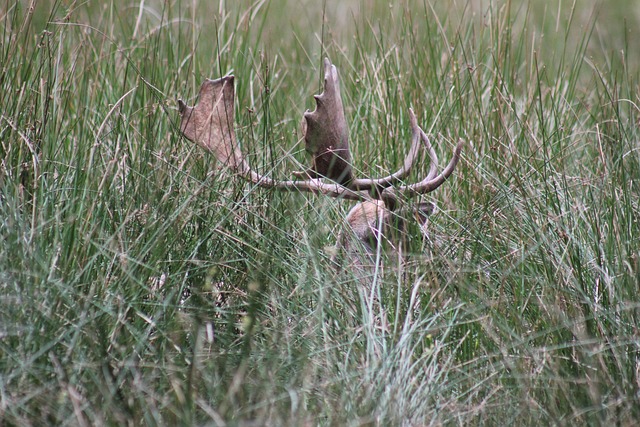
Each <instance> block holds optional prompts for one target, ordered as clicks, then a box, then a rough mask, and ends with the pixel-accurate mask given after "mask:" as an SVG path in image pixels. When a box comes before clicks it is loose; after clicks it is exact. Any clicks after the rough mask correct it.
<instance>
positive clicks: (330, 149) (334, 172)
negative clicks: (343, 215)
mask: <svg viewBox="0 0 640 427" xmlns="http://www.w3.org/2000/svg"><path fill="white" fill-rule="evenodd" d="M314 98H315V100H316V109H315V110H314V111H306V112H305V113H304V123H303V132H304V140H305V143H306V149H307V151H308V152H309V153H310V154H311V155H312V156H313V165H312V168H311V170H310V171H309V172H308V173H309V175H310V176H312V177H317V176H323V177H326V178H329V179H331V180H333V181H336V182H338V183H340V184H348V183H349V182H351V180H352V171H351V152H350V151H349V129H348V128H347V121H346V119H345V117H344V108H343V106H342V97H341V96H340V79H339V77H338V70H337V69H336V67H335V66H334V65H332V64H331V62H330V61H329V59H325V60H324V91H323V92H322V93H321V94H320V95H315V96H314Z"/></svg>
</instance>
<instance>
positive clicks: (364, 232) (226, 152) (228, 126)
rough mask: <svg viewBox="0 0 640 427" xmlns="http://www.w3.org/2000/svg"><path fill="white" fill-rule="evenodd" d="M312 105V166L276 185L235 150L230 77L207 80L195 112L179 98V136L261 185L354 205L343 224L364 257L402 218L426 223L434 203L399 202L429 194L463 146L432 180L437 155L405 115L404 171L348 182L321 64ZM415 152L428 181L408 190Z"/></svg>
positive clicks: (332, 76) (343, 129) (340, 120)
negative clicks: (422, 156) (425, 164)
mask: <svg viewBox="0 0 640 427" xmlns="http://www.w3.org/2000/svg"><path fill="white" fill-rule="evenodd" d="M315 100H316V109H315V110H314V111H307V112H305V113H304V119H305V121H304V124H305V126H304V139H305V143H306V149H307V151H308V152H309V153H310V154H311V156H312V166H311V168H310V169H309V170H308V171H306V172H297V173H294V174H295V176H296V177H297V178H299V179H295V180H288V181H277V180H274V179H272V178H271V177H268V176H263V175H261V174H260V173H258V172H256V171H255V170H253V169H251V167H249V164H248V163H247V161H246V160H245V158H244V156H243V154H242V153H241V151H240V150H239V148H238V145H237V142H236V135H235V131H234V123H235V122H234V105H233V104H234V78H233V76H227V77H222V78H220V79H217V80H208V79H207V80H205V82H204V83H203V84H202V86H201V88H200V94H199V100H198V103H197V104H196V105H195V106H194V107H188V106H187V105H186V104H185V103H184V102H183V101H182V100H178V107H179V111H180V115H181V123H180V130H181V131H182V133H183V134H184V136H185V137H187V139H189V140H191V141H193V142H195V143H196V144H198V145H199V146H201V147H202V148H204V149H205V150H207V151H209V152H211V153H213V154H214V155H215V156H216V158H217V159H218V160H219V161H220V162H222V163H223V164H224V165H226V166H227V167H229V168H230V169H231V170H233V171H234V172H236V173H237V174H238V175H240V176H242V177H243V178H245V179H247V180H249V181H251V182H253V183H255V184H256V185H258V186H260V187H265V188H276V189H279V190H295V191H309V192H313V193H317V194H324V195H327V196H330V197H338V198H343V199H347V200H355V201H358V202H359V203H358V204H356V205H355V206H354V207H353V208H352V209H351V211H350V212H349V214H348V215H347V217H346V223H347V225H348V228H349V229H350V231H351V233H350V234H351V235H353V236H355V237H356V238H357V239H358V240H359V241H360V242H361V243H362V244H363V247H364V248H365V250H367V251H373V250H374V249H375V246H373V243H375V242H377V241H378V239H379V238H380V236H381V235H385V233H386V231H387V230H388V229H390V228H392V227H395V228H397V227H398V226H399V227H400V228H402V221H404V218H406V217H407V216H409V215H411V214H412V215H413V216H415V217H416V219H418V221H424V220H425V219H426V217H427V216H428V215H430V214H431V213H432V212H433V210H434V208H435V207H434V205H433V204H431V203H418V204H416V205H414V206H407V204H406V203H404V201H405V200H406V199H407V198H409V197H415V196H419V195H421V194H426V193H430V192H432V191H434V190H435V189H436V188H438V187H439V186H441V185H442V184H443V183H444V182H445V180H446V179H447V178H449V176H450V175H451V174H452V173H453V170H454V169H455V167H456V164H457V163H458V160H459V159H460V152H461V150H462V142H461V143H459V144H458V146H457V147H456V148H455V150H454V152H453V157H452V159H451V161H450V162H449V164H448V165H447V166H446V167H445V168H444V169H443V171H442V172H441V173H439V174H438V157H437V155H436V152H435V150H434V148H433V146H432V145H431V143H430V141H429V138H428V137H427V135H426V134H425V132H424V131H423V130H422V129H421V128H420V126H418V122H417V119H416V116H415V114H414V112H413V110H411V109H409V118H410V122H411V131H412V137H411V147H410V148H409V152H408V153H407V155H406V157H405V159H404V164H403V165H402V167H401V168H400V169H399V170H398V171H396V172H395V173H393V174H391V175H389V176H385V177H381V178H374V179H372V178H354V177H353V171H352V165H351V152H350V150H349V139H348V134H349V131H348V128H347V123H346V120H345V116H344V110H343V105H342V98H341V96H340V82H339V76H338V71H337V69H336V67H335V66H334V65H332V64H331V62H330V61H329V60H328V59H325V60H324V91H323V92H322V93H321V94H320V95H316V96H315ZM421 148H424V149H425V150H426V151H427V153H428V155H429V158H430V160H431V165H430V168H429V172H428V173H427V176H426V177H425V178H424V179H423V180H422V181H420V182H417V183H414V184H404V183H402V180H403V179H404V178H405V177H406V176H407V175H408V174H409V172H410V171H411V168H412V167H413V165H414V164H415V163H416V160H417V158H418V155H419V152H420V149H421ZM305 177H306V179H301V178H305ZM339 246H346V243H344V238H341V239H340V242H339Z"/></svg>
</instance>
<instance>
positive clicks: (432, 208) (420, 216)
mask: <svg viewBox="0 0 640 427" xmlns="http://www.w3.org/2000/svg"><path fill="white" fill-rule="evenodd" d="M437 211H438V208H437V207H436V204H435V203H431V202H421V203H418V204H416V205H415V206H414V208H413V213H414V216H415V218H416V220H417V221H418V223H419V224H420V225H421V226H423V225H425V224H426V223H427V220H428V219H429V217H430V216H431V215H433V214H434V213H436V212H437Z"/></svg>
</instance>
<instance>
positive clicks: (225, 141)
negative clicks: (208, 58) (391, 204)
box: [178, 76, 366, 200]
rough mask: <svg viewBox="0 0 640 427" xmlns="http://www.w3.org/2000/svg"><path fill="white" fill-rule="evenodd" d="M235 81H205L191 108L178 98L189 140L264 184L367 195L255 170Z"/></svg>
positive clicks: (337, 194) (351, 196)
mask: <svg viewBox="0 0 640 427" xmlns="http://www.w3.org/2000/svg"><path fill="white" fill-rule="evenodd" d="M233 80H234V78H233V76H227V77H222V78H220V79H217V80H210V79H207V80H205V82H204V83H203V84H202V86H201V87H200V94H199V100H198V103H197V104H196V105H195V106H194V107H188V106H187V105H186V104H185V103H184V102H183V101H182V100H181V99H179V100H178V110H179V111H180V115H181V117H182V119H181V122H180V130H181V131H182V133H183V135H184V136H185V137H187V139H189V140H191V141H193V142H195V143H196V144H198V145H199V146H200V147H202V148H204V149H205V150H207V151H209V152H210V153H212V154H214V155H215V156H216V158H217V159H218V161H220V162H222V163H223V164H224V165H225V166H227V167H229V168H230V169H232V170H233V171H235V172H236V173H238V174H239V175H241V176H242V177H244V178H245V179H247V180H249V181H251V182H253V183H255V184H256V185H258V186H260V187H275V188H278V189H281V190H298V191H310V192H315V193H321V194H326V195H328V196H331V197H344V198H345V199H349V200H364V199H365V198H366V194H361V193H358V192H356V191H352V190H351V189H349V188H347V187H343V186H342V185H339V184H337V183H334V182H325V181H322V180H320V179H311V180H301V181H299V180H296V181H275V180H273V179H272V178H270V177H267V176H263V175H260V174H259V173H257V172H256V171H254V170H253V169H251V168H250V167H249V164H248V163H247V162H246V160H245V159H244V156H243V155H242V153H241V151H240V149H239V148H238V144H237V141H236V133H235V130H234V123H235V120H234V109H233V102H234V98H235V96H234V86H233Z"/></svg>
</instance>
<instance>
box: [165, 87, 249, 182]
mask: <svg viewBox="0 0 640 427" xmlns="http://www.w3.org/2000/svg"><path fill="white" fill-rule="evenodd" d="M234 98H235V94H234V86H233V76H227V77H223V78H221V79H217V80H209V79H207V80H205V82H204V83H202V86H201V87H200V94H199V95H198V103H197V104H196V105H195V106H193V107H189V106H187V105H186V104H185V103H184V102H182V100H181V99H179V100H178V110H179V112H180V117H181V120H180V130H181V131H182V133H183V134H184V136H186V137H187V138H188V139H189V140H191V141H193V142H195V143H196V144H198V145H199V146H200V147H202V148H204V149H205V150H207V151H209V152H211V153H213V154H214V155H215V156H216V158H217V159H218V160H219V161H220V162H222V163H223V164H225V165H226V166H228V167H230V168H232V169H234V170H237V171H240V172H244V171H245V170H248V169H249V167H248V165H247V164H246V163H245V160H244V158H243V156H242V153H241V152H240V149H239V148H238V144H237V143H236V134H235V131H234V129H233V126H234V112H233V102H234Z"/></svg>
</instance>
